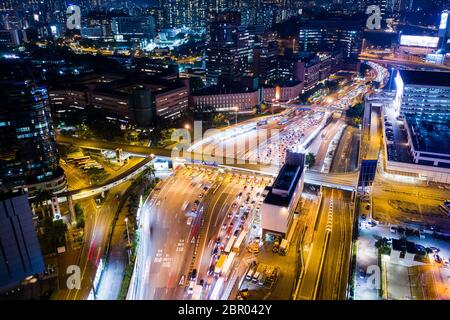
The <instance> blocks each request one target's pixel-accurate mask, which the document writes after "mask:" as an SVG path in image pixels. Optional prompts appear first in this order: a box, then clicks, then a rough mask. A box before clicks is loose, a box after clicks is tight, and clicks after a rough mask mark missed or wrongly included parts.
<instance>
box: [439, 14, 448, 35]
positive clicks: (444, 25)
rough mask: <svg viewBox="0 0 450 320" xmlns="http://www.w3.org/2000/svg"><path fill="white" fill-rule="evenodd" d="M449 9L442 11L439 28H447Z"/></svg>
mask: <svg viewBox="0 0 450 320" xmlns="http://www.w3.org/2000/svg"><path fill="white" fill-rule="evenodd" d="M447 21H448V11H444V12H442V15H441V23H440V24H439V30H444V29H447Z"/></svg>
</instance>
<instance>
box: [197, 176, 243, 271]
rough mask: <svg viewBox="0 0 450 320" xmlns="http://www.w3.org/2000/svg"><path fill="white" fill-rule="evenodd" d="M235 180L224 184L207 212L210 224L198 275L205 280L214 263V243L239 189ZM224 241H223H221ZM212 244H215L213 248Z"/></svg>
mask: <svg viewBox="0 0 450 320" xmlns="http://www.w3.org/2000/svg"><path fill="white" fill-rule="evenodd" d="M236 180H237V179H236V178H234V179H232V180H231V181H227V182H224V184H223V185H222V186H221V187H220V189H219V190H218V191H217V192H216V194H215V195H214V196H213V198H212V199H211V201H210V203H209V205H208V206H207V208H206V210H208V216H209V219H208V224H207V227H206V235H205V237H204V239H203V241H202V247H201V254H200V262H199V266H198V274H199V276H201V277H203V278H205V279H206V278H208V269H209V266H210V264H211V263H212V255H211V251H212V250H213V247H214V243H215V241H216V239H217V237H218V234H219V232H220V231H221V228H222V224H223V222H224V220H225V218H226V217H227V214H228V211H229V209H230V208H231V207H232V204H233V202H234V200H235V197H236V193H237V192H238V190H239V187H237V186H236V184H235V182H237V181H236ZM221 240H223V239H221ZM211 243H212V244H213V245H212V246H211Z"/></svg>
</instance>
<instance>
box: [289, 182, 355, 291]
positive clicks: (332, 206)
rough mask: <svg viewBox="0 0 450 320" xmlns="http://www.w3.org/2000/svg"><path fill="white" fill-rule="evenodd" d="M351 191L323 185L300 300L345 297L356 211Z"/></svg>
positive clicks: (305, 252)
mask: <svg viewBox="0 0 450 320" xmlns="http://www.w3.org/2000/svg"><path fill="white" fill-rule="evenodd" d="M350 197H351V193H349V192H345V191H339V190H334V189H327V188H324V189H323V191H322V202H321V206H320V209H319V211H318V214H317V218H316V220H315V221H316V223H315V225H314V226H309V227H310V228H314V231H313V238H312V242H311V244H310V245H308V246H306V247H303V256H304V260H305V266H304V270H302V274H301V278H300V284H299V286H298V291H297V292H296V299H299V300H315V299H321V300H336V299H345V293H346V288H347V281H348V270H349V258H350V257H349V252H350V245H351V241H352V240H351V236H352V232H351V230H352V221H353V213H352V212H353V211H352V209H351V199H350Z"/></svg>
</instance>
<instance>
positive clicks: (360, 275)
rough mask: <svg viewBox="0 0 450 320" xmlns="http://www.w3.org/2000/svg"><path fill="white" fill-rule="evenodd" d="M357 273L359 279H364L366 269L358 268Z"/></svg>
mask: <svg viewBox="0 0 450 320" xmlns="http://www.w3.org/2000/svg"><path fill="white" fill-rule="evenodd" d="M358 274H359V277H360V278H361V279H364V278H365V277H366V271H365V270H364V269H363V268H359V272H358Z"/></svg>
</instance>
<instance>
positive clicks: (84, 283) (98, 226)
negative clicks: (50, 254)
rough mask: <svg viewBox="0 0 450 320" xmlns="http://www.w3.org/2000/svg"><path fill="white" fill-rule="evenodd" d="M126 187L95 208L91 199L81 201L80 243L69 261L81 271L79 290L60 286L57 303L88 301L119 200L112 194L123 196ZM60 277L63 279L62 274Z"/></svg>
mask: <svg viewBox="0 0 450 320" xmlns="http://www.w3.org/2000/svg"><path fill="white" fill-rule="evenodd" d="M128 187H129V183H124V184H121V185H120V186H118V187H115V188H113V189H111V190H110V192H108V193H107V195H106V198H105V200H104V203H103V204H102V206H101V207H100V208H99V209H97V208H96V205H95V203H94V200H93V199H92V198H90V199H86V200H83V202H82V207H83V209H84V215H85V229H84V230H85V231H84V232H85V233H84V238H83V244H82V247H81V250H80V252H79V253H78V255H77V257H76V260H75V261H72V262H71V263H72V264H76V265H78V266H79V267H80V268H81V289H80V290H68V289H66V288H65V287H64V286H63V287H62V288H60V291H59V293H58V298H57V299H58V300H84V299H87V298H88V296H89V293H90V291H91V288H92V281H93V279H94V275H95V272H96V269H97V266H98V263H99V260H100V259H101V258H103V255H104V253H105V248H106V244H107V241H108V238H109V232H110V230H111V225H112V222H113V219H114V216H115V210H117V205H118V204H119V201H120V200H119V199H120V197H116V196H115V195H116V194H123V193H124V192H125V190H126V189H127V188H128ZM63 270H65V269H63ZM63 274H64V276H66V275H65V273H64V272H63ZM61 283H63V284H65V283H66V282H65V280H63V281H62V282H61Z"/></svg>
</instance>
